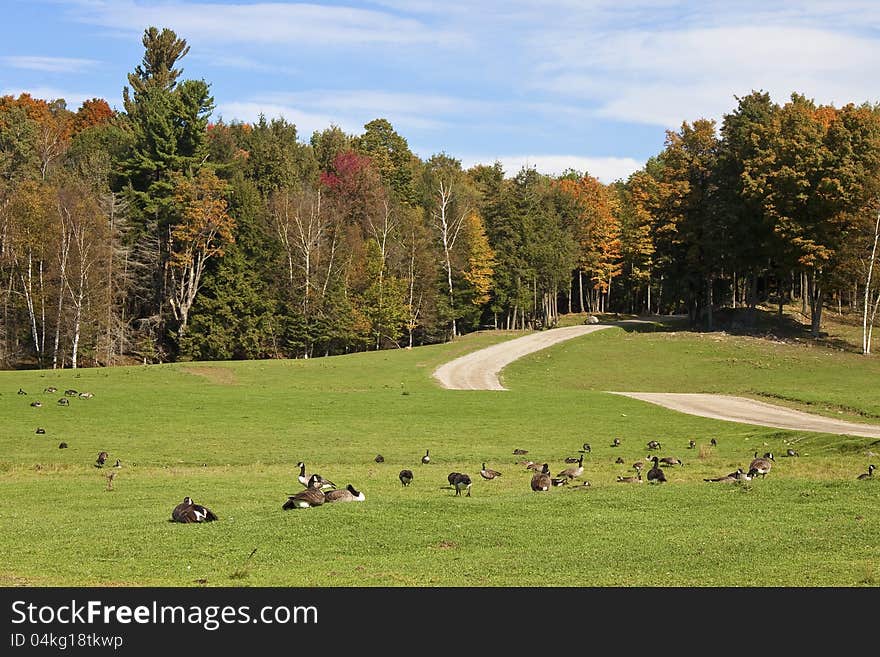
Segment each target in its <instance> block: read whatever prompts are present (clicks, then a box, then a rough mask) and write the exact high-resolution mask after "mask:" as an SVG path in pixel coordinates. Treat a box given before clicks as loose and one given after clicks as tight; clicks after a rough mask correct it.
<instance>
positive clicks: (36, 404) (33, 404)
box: [31, 401, 43, 408]
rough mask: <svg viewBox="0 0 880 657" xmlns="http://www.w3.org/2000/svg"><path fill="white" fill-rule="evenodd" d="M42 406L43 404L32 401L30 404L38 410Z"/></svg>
mask: <svg viewBox="0 0 880 657" xmlns="http://www.w3.org/2000/svg"><path fill="white" fill-rule="evenodd" d="M42 405H43V402H41V401H32V402H31V406H33V407H34V408H40V406H42Z"/></svg>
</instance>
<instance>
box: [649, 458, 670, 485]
mask: <svg viewBox="0 0 880 657" xmlns="http://www.w3.org/2000/svg"><path fill="white" fill-rule="evenodd" d="M652 460H653V461H654V467H652V468H651V469H650V470H648V483H651V482H656V483H658V484H660V483H663V482H665V481H666V473H665V472H663V470H661V469H660V466H658V465H657V462H658V461H659V460H660V458H659V457H657V456H655V457H654V458H653V459H652Z"/></svg>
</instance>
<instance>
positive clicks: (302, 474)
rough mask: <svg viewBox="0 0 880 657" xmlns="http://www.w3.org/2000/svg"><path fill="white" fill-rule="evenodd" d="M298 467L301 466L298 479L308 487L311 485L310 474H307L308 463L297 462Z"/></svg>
mask: <svg viewBox="0 0 880 657" xmlns="http://www.w3.org/2000/svg"><path fill="white" fill-rule="evenodd" d="M296 467H298V468H299V474H298V475H297V477H296V480H297V481H298V482H299V483H301V484H302V485H303V486H305V487H306V488H308V486H309V476H308V475H306V464H305V463H303V462H302V461H300V462H299V463H297V464H296Z"/></svg>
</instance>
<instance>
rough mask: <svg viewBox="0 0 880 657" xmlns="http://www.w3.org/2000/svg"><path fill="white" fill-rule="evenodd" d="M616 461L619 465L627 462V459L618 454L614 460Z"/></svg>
mask: <svg viewBox="0 0 880 657" xmlns="http://www.w3.org/2000/svg"><path fill="white" fill-rule="evenodd" d="M614 462H615V463H616V464H617V465H621V464H623V463H626V461H624V460H623V457H622V456H618V457H617V458H616V459H615V460H614Z"/></svg>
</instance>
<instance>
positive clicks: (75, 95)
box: [0, 86, 100, 110]
mask: <svg viewBox="0 0 880 657" xmlns="http://www.w3.org/2000/svg"><path fill="white" fill-rule="evenodd" d="M21 94H30V95H31V97H33V98H39V99H41V100H48V101H52V100H58V99H61V98H63V99H64V102H65V104H66V105H67V109H69V110H76V109H78V108H79V107H80V105H82V104H83V102H84V101H86V100H89V99H91V98H96V97H100V95H99V94H88V93H82V92H79V91H64V90H62V89H56V88H54V87H41V86H34V87H27V88H25V87H6V88H4V89H0V96H20V95H21Z"/></svg>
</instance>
